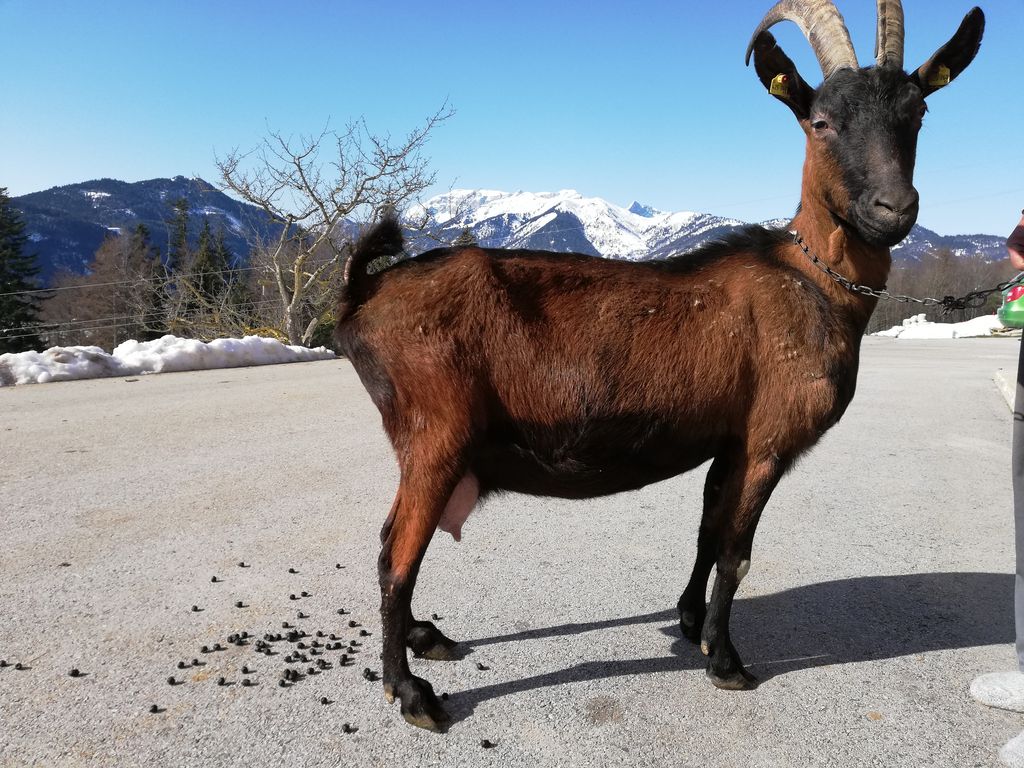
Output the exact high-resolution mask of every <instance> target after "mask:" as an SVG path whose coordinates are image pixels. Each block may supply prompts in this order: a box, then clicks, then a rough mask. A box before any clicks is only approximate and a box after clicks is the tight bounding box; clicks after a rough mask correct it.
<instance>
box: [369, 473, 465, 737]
mask: <svg viewBox="0 0 1024 768" xmlns="http://www.w3.org/2000/svg"><path fill="white" fill-rule="evenodd" d="M451 470H452V468H451V467H450V466H448V465H446V464H445V463H444V462H440V461H430V462H420V463H419V464H418V465H417V466H416V468H415V469H414V468H413V467H412V466H408V467H403V469H402V479H401V482H400V484H399V487H398V494H397V496H396V498H395V503H394V506H393V507H392V509H391V514H390V515H389V516H388V519H387V522H385V524H384V529H383V530H382V531H381V539H382V546H381V552H380V559H379V561H378V574H379V577H380V590H381V607H380V612H381V623H382V626H383V633H382V634H383V645H384V653H383V661H384V695H385V696H386V697H387V699H388V700H389V701H393V700H394V699H396V698H397V699H399V701H400V702H401V706H402V716H403V717H404V718H405V719H406V720H407V721H408V722H409V723H410V724H412V725H415V726H417V727H419V728H426V729H428V730H431V731H444V730H445V729H446V728H447V727H448V724H449V722H450V718H449V716H448V713H447V712H445V711H444V708H443V707H442V706H441V702H440V701H439V700H438V698H437V696H436V695H435V694H434V689H433V687H432V686H431V685H430V683H429V682H427V681H426V680H424V679H423V678H420V677H415V676H414V675H413V674H412V672H411V671H410V669H409V660H408V657H407V656H406V644H407V642H408V639H409V636H410V632H412V631H413V629H414V625H413V623H412V622H413V618H412V609H411V605H412V593H413V589H414V588H415V585H416V576H417V574H418V573H419V568H420V563H421V562H422V561H423V555H424V553H425V552H426V551H427V545H428V544H429V543H430V539H431V537H432V536H433V534H434V530H435V529H436V527H437V523H438V521H439V520H440V519H441V513H442V512H443V511H444V507H445V503H446V502H447V500H448V498H449V496H450V495H451V492H452V490H453V489H454V487H455V483H456V480H457V478H458V473H457V472H453V471H451ZM442 637H443V636H442ZM446 639H447V638H446Z"/></svg>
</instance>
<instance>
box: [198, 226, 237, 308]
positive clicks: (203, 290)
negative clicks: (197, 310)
mask: <svg viewBox="0 0 1024 768" xmlns="http://www.w3.org/2000/svg"><path fill="white" fill-rule="evenodd" d="M230 256H231V253H230V251H229V250H228V248H227V244H226V243H225V242H224V230H223V229H222V230H220V232H219V233H218V234H217V236H216V237H214V235H213V233H212V232H211V231H210V220H209V219H207V220H206V221H204V222H203V229H202V231H201V232H200V233H199V243H198V245H197V246H196V254H195V260H194V261H193V262H192V278H193V284H194V285H195V288H196V291H197V292H198V293H199V295H200V296H201V297H202V299H203V300H204V301H205V302H206V303H207V304H211V305H216V304H217V303H219V301H220V299H221V297H222V296H223V295H224V291H225V289H226V288H227V283H228V268H229V261H230Z"/></svg>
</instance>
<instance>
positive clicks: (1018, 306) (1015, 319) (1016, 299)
mask: <svg viewBox="0 0 1024 768" xmlns="http://www.w3.org/2000/svg"><path fill="white" fill-rule="evenodd" d="M1021 275H1024V272H1022V273H1021ZM1017 277H1018V278H1019V277H1020V275H1017ZM996 315H997V316H998V317H999V322H1001V323H1002V324H1003V325H1005V326H1006V327H1007V328H1024V285H1015V286H1012V287H1010V288H1007V289H1006V290H1005V291H1003V303H1002V304H1000V306H999V311H998V312H996Z"/></svg>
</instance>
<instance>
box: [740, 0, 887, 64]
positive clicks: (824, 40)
mask: <svg viewBox="0 0 1024 768" xmlns="http://www.w3.org/2000/svg"><path fill="white" fill-rule="evenodd" d="M879 2H881V0H879ZM785 19H788V20H789V21H792V22H795V23H796V25H797V26H798V27H800V31H801V32H803V33H804V36H805V37H806V38H807V40H808V42H809V43H810V44H811V48H813V49H814V55H815V56H817V57H818V64H820V65H821V71H822V73H823V74H824V75H825V79H826V80H827V79H828V78H829V76H831V75H832V73H833V72H835V71H836V70H837V69H842V68H843V67H847V68H849V69H857V67H858V65H857V54H856V53H854V52H853V43H852V42H850V33H849V31H848V30H847V29H846V23H845V22H844V21H843V17H842V15H841V14H840V13H839V10H838V9H837V8H836V7H835V5H833V4H832V2H831V0H779V2H777V3H776V4H775V5H774V6H773V7H772V9H771V10H770V11H768V13H766V14H765V17H764V18H763V19H761V23H760V24H759V25H758V27H757V29H756V30H755V31H754V35H753V37H751V38H750V45H748V46H747V63H748V64H749V63H750V52H751V51H752V50H753V49H754V40H756V39H757V36H758V35H759V34H761V33H762V32H764V31H765V30H766V29H768V28H769V27H771V26H772V25H774V24H777V23H778V22H780V21H783V20H785Z"/></svg>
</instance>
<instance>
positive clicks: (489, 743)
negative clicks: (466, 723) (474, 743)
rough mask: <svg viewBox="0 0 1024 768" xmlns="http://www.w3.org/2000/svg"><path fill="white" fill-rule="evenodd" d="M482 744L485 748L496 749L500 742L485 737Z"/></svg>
mask: <svg viewBox="0 0 1024 768" xmlns="http://www.w3.org/2000/svg"><path fill="white" fill-rule="evenodd" d="M480 746H481V747H483V748H484V749H494V748H495V747H496V746H498V743H497V742H495V741H491V740H490V739H483V740H482V741H481V742H480Z"/></svg>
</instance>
